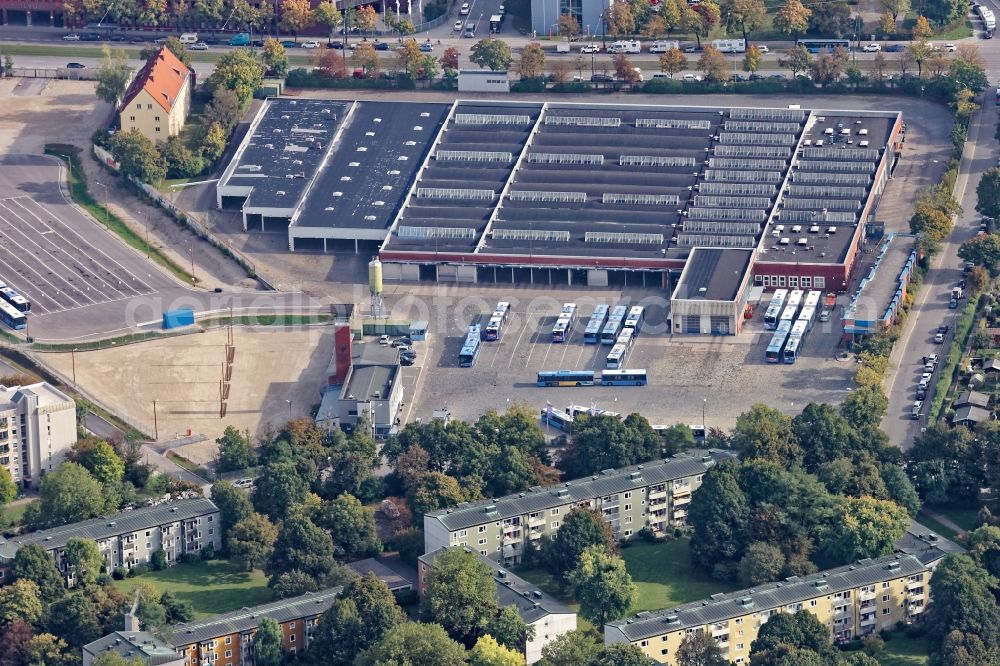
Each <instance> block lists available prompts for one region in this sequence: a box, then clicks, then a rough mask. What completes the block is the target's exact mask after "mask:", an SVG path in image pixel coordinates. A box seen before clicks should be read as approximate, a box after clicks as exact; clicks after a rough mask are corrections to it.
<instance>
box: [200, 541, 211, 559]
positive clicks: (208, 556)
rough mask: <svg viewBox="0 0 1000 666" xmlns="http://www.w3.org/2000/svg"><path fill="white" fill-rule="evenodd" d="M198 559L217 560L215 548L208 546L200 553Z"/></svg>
mask: <svg viewBox="0 0 1000 666" xmlns="http://www.w3.org/2000/svg"><path fill="white" fill-rule="evenodd" d="M198 557H199V558H200V559H201V560H202V561H205V560H213V559H215V546H213V545H212V544H208V545H207V546H205V547H204V548H202V549H201V551H200V552H199V553H198Z"/></svg>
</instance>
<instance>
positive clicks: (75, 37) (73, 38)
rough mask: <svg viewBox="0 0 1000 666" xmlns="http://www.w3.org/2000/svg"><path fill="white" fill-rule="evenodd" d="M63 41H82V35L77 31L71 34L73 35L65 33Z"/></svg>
mask: <svg viewBox="0 0 1000 666" xmlns="http://www.w3.org/2000/svg"><path fill="white" fill-rule="evenodd" d="M63 41H64V42H78V41H80V35H77V34H75V33H74V34H71V35H63Z"/></svg>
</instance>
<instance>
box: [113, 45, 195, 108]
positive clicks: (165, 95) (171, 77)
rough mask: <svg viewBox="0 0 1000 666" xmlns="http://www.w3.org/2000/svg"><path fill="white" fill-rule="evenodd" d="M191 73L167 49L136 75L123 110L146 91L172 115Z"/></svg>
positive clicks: (161, 51)
mask: <svg viewBox="0 0 1000 666" xmlns="http://www.w3.org/2000/svg"><path fill="white" fill-rule="evenodd" d="M190 76H191V71H190V70H189V69H188V68H187V67H185V66H184V63H182V62H181V61H180V60H179V59H178V58H177V56H175V55H174V54H173V52H172V51H171V50H170V49H168V48H167V47H165V46H164V47H163V48H161V49H160V51H159V53H157V54H156V55H155V56H153V57H152V58H150V59H149V60H148V61H146V64H145V65H143V66H142V69H140V70H139V72H138V73H137V74H136V75H135V78H134V79H133V80H132V85H130V86H129V88H128V90H127V91H126V92H125V98H124V102H122V105H123V108H124V107H125V106H128V105H129V104H130V103H131V102H132V100H133V99H134V98H135V96H136V95H138V94H139V92H140V91H142V90H145V91H146V92H148V93H149V94H150V96H152V97H153V99H155V100H156V101H157V103H158V104H159V105H160V106H162V107H163V109H164V110H165V111H166V112H167V113H170V110H171V109H172V108H173V107H174V103H175V102H176V101H177V97H178V95H180V92H181V90H182V89H183V87H184V82H185V81H187V80H188V78H189V77H190Z"/></svg>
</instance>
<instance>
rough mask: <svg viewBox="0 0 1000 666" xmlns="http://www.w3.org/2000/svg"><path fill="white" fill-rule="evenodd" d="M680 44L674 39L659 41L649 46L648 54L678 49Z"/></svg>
mask: <svg viewBox="0 0 1000 666" xmlns="http://www.w3.org/2000/svg"><path fill="white" fill-rule="evenodd" d="M679 48H680V44H679V43H678V42H677V40H676V39H672V40H671V39H660V40H657V41H655V42H653V43H652V44H650V45H649V52H650V53H666V52H667V51H669V50H670V49H679Z"/></svg>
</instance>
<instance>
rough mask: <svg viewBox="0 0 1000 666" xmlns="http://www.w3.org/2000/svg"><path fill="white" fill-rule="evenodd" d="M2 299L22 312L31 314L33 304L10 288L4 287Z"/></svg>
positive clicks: (1, 290) (0, 290)
mask: <svg viewBox="0 0 1000 666" xmlns="http://www.w3.org/2000/svg"><path fill="white" fill-rule="evenodd" d="M0 297H2V298H3V300H5V301H7V302H8V303H10V304H11V305H13V306H14V307H15V308H17V309H18V310H19V311H21V312H31V303H29V302H28V299H27V298H25V297H24V296H22V295H21V294H19V293H17V292H16V291H14V290H13V289H11V288H10V287H3V288H2V289H0Z"/></svg>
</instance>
